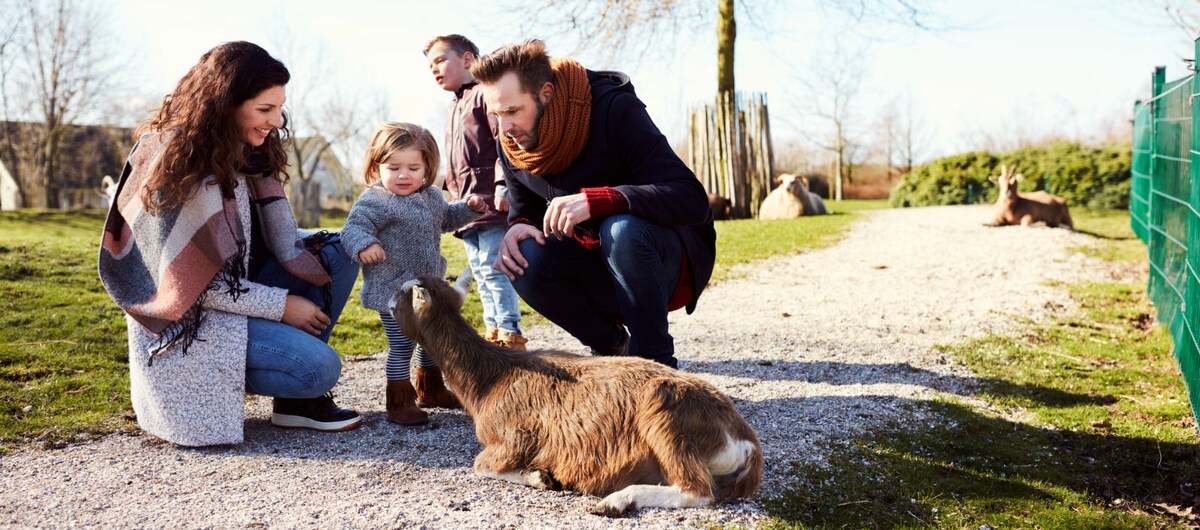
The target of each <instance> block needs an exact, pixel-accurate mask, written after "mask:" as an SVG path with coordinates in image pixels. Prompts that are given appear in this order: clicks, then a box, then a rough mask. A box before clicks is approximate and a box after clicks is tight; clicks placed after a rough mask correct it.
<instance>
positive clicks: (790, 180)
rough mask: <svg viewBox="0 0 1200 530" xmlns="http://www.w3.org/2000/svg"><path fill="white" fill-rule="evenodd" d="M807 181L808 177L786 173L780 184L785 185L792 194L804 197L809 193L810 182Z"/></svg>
mask: <svg viewBox="0 0 1200 530" xmlns="http://www.w3.org/2000/svg"><path fill="white" fill-rule="evenodd" d="M807 181H808V179H806V178H804V177H797V176H795V175H788V174H784V175H783V180H782V183H781V184H780V185H781V186H785V187H786V189H787V190H788V191H789V192H791V193H792V195H795V196H797V197H804V196H805V195H807V194H808V182H807Z"/></svg>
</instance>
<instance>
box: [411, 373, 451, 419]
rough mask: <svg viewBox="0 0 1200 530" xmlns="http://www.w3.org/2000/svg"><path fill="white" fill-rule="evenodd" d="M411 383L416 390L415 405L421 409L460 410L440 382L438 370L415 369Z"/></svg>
mask: <svg viewBox="0 0 1200 530" xmlns="http://www.w3.org/2000/svg"><path fill="white" fill-rule="evenodd" d="M413 381H414V382H415V384H416V388H417V405H419V406H422V407H441V408H444V409H461V408H462V404H461V403H459V402H458V398H457V397H455V396H454V394H453V393H452V392H450V391H449V390H447V389H446V384H445V382H444V381H442V370H441V369H440V368H437V367H436V366H435V367H432V368H421V367H419V366H418V367H417V369H416V371H415V372H413Z"/></svg>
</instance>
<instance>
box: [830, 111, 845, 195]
mask: <svg viewBox="0 0 1200 530" xmlns="http://www.w3.org/2000/svg"><path fill="white" fill-rule="evenodd" d="M833 127H834V134H835V135H836V136H837V137H836V138H834V140H833V141H834V146H833V147H834V155H835V156H834V159H833V200H835V201H841V200H842V173H843V172H844V171H845V169H843V166H844V165H845V160H846V159H845V158H844V151H845V150H846V142H845V141H843V140H842V123H841V122H839V121H835V122H834V123H833Z"/></svg>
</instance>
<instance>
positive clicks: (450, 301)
mask: <svg viewBox="0 0 1200 530" xmlns="http://www.w3.org/2000/svg"><path fill="white" fill-rule="evenodd" d="M462 303H463V295H462V294H461V293H460V292H458V291H456V290H455V289H454V288H453V287H451V286H450V285H448V284H447V283H446V282H445V281H443V280H441V279H438V278H433V277H428V276H423V277H421V278H420V279H418V280H416V281H413V282H409V283H407V284H405V286H404V288H403V289H402V290H401V292H400V293H397V295H396V296H395V298H393V299H392V313H393V315H394V316H395V318H396V321H397V322H399V323H400V327H401V328H402V329H403V330H404V334H405V335H408V336H409V337H411V338H413V339H414V340H416V341H417V342H418V343H419V344H420V345H421V347H422V348H424V349H425V351H427V352H429V354H430V355H432V356H433V358H434V359H435V360H436V361H437V363H438V366H440V367H441V368H442V372H443V374H445V378H446V382H447V383H448V384H449V385H450V386H451V387H452V388H453V389H454V393H455V394H456V395H457V396H458V399H459V401H461V402H462V405H463V408H464V409H466V411H467V413H468V414H470V415H471V418H472V419H474V421H475V435H476V436H478V438H479V441H480V443H482V444H483V451H482V452H480V453H479V455H478V456H477V457H475V473H476V474H478V475H480V476H485V477H491V478H499V479H503V480H508V481H510V482H515V483H517V484H524V485H529V486H533V487H536V488H543V489H560V488H562V487H566V488H569V489H574V490H578V491H581V492H584V493H587V494H589V495H596V496H602V497H604V498H603V499H601V500H600V502H599V503H597V504H596V506H595V507H594V508H593V509H592V513H595V514H598V515H606V516H609V517H616V516H620V515H622V514H624V513H625V512H626V511H628V510H630V509H634V508H639V507H640V508H649V507H662V508H685V507H693V506H704V505H707V504H709V503H711V502H713V501H714V500H725V499H732V498H737V497H746V496H749V495H752V494H754V492H755V491H756V490H757V489H758V485H759V481H760V480H761V478H762V465H763V458H762V447H761V446H760V445H759V442H758V436H757V435H756V434H755V433H754V429H752V428H751V427H750V425H748V424H747V423H746V420H745V419H743V418H742V415H741V414H740V413H738V411H737V408H736V407H734V405H733V402H732V401H730V399H729V398H728V397H726V396H725V395H724V394H722V393H721V392H720V391H718V390H717V389H716V388H714V387H713V386H712V385H711V384H709V383H708V382H706V381H704V380H703V379H700V378H699V377H696V376H693V375H690V374H686V373H683V372H680V371H677V370H674V369H671V368H668V367H665V366H663V365H661V364H659V363H655V362H652V361H648V360H645V359H640V358H634V357H592V356H582V355H575V354H571V353H566V352H559V351H552V350H540V351H533V352H515V351H512V350H508V349H505V348H502V347H500V346H497V345H495V344H492V343H490V342H488V341H486V340H484V339H483V338H481V337H480V336H479V334H478V333H477V332H476V331H475V329H474V328H472V327H471V325H470V324H469V323H468V322H467V321H466V320H465V319H463V317H462V316H461V315H460V314H459V311H460V310H461V309H462Z"/></svg>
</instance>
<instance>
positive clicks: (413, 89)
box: [110, 0, 1192, 164]
mask: <svg viewBox="0 0 1200 530" xmlns="http://www.w3.org/2000/svg"><path fill="white" fill-rule="evenodd" d="M754 3H755V5H760V3H759V2H754ZM494 4H495V2H478V1H473V0H458V1H454V2H449V1H443V2H413V1H399V2H383V1H377V2H368V1H353V0H342V1H339V2H337V3H331V2H324V1H309V0H288V1H273V0H259V1H245V0H240V1H232V0H205V1H202V2H195V1H188V2H177V1H167V2H147V1H144V0H120V1H118V2H116V3H114V4H112V8H111V10H110V13H111V15H112V16H113V20H114V21H115V24H114V25H115V27H116V28H117V29H118V30H119V31H120V32H121V34H122V35H121V39H122V41H123V42H124V43H126V44H128V45H131V46H137V47H139V48H140V49H138V51H137V52H136V56H137V57H138V58H140V61H138V63H140V64H135V65H133V66H132V67H131V68H129V69H127V73H128V74H130V76H131V77H133V79H132V82H133V84H134V86H135V88H136V89H137V90H138V92H139V93H143V94H146V95H153V96H155V97H161V95H163V94H165V93H167V92H169V91H170V90H171V89H172V88H173V86H174V84H175V83H176V82H177V81H178V79H179V77H180V76H182V75H183V74H184V73H185V72H186V70H187V69H188V68H189V67H191V66H192V65H193V64H195V62H196V60H197V59H198V58H199V56H200V55H201V54H202V53H204V52H205V51H206V50H208V49H209V48H211V47H213V46H214V45H216V44H218V43H220V42H224V41H229V40H249V41H253V42H256V43H259V44H261V45H263V46H264V47H265V48H267V49H268V51H270V52H272V53H273V54H274V55H276V57H278V58H280V59H281V60H283V61H284V62H285V63H286V64H287V65H288V67H289V68H290V69H291V70H292V73H293V76H294V78H293V83H292V84H291V85H289V87H288V89H289V94H293V93H299V92H300V91H302V90H305V89H307V87H304V86H302V85H303V83H312V82H318V83H323V84H327V85H328V86H333V87H346V88H345V90H348V91H355V90H357V91H364V90H365V91H375V92H376V93H380V94H385V95H386V98H387V101H388V103H389V106H390V111H389V113H388V115H385V116H378V117H377V119H375V121H377V122H383V121H389V120H401V121H411V122H416V123H420V124H422V125H424V126H426V127H428V128H430V129H431V130H433V132H434V134H435V136H437V137H438V138H439V139H440V138H441V134H442V133H441V131H442V124H443V122H444V119H445V118H444V116H445V114H444V113H445V105H446V102H447V101H448V94H447V93H445V92H443V91H442V90H441V89H440V88H438V87H437V85H435V84H434V82H433V79H432V77H431V76H430V74H429V71H428V68H427V63H426V61H425V58H424V56H422V54H421V49H422V48H423V47H424V44H425V43H426V42H427V41H428V40H429V39H430V38H431V37H433V36H436V35H440V34H446V33H461V34H464V35H466V36H467V37H469V38H471V39H472V40H474V41H475V43H476V44H477V45H478V46H479V47H480V49H481V50H482V51H483V52H484V53H487V52H488V51H490V50H492V49H495V48H496V47H498V46H500V45H503V44H506V43H508V42H513V41H517V40H521V39H524V38H529V37H545V36H544V35H537V34H521V33H519V31H518V27H517V26H516V24H515V23H514V22H513V20H514V19H513V18H512V16H511V13H510V14H507V15H506V14H500V13H498V12H496V11H495V8H494V7H491V6H493V5H494ZM761 5H766V6H768V7H767V8H765V9H764V10H763V11H762V12H761V13H759V14H760V18H761V19H762V20H764V21H765V22H761V23H760V24H759V25H757V26H756V25H755V24H752V23H751V22H749V21H747V20H744V18H745V17H741V18H739V26H738V29H739V34H738V41H737V55H736V62H735V64H736V78H737V83H738V89H739V90H745V91H765V92H766V93H767V94H768V98H769V102H770V106H771V119H772V130H773V135H774V137H775V138H776V141H777V142H779V141H780V140H783V139H787V138H797V137H803V136H805V135H807V136H813V135H814V134H819V133H818V132H817V131H819V130H820V129H821V128H822V127H824V123H823V122H822V121H821V120H819V119H817V118H814V117H813V116H811V115H810V114H811V113H809V112H808V110H809V108H810V107H811V102H812V97H811V96H810V95H809V92H808V90H807V89H806V88H805V86H804V84H803V83H802V82H801V80H803V79H811V78H812V72H813V67H812V65H813V63H814V60H815V59H814V58H815V57H817V56H818V55H819V54H826V55H827V54H829V53H830V52H831V49H832V48H831V45H830V43H831V42H833V41H834V40H835V37H836V38H838V39H839V40H841V41H842V42H843V43H844V44H843V46H844V47H845V48H848V49H852V50H854V49H857V50H860V52H861V54H862V57H863V60H862V64H863V67H862V69H861V72H862V81H861V85H860V88H859V90H858V93H857V95H856V96H855V101H856V105H855V111H854V116H853V121H852V123H855V124H857V125H856V127H854V128H853V129H852V134H857V135H859V136H860V137H864V138H865V137H866V136H867V135H868V133H869V131H870V129H871V125H872V124H873V122H874V120H875V119H876V117H877V116H878V115H879V113H880V108H881V107H882V106H883V105H886V104H887V103H888V102H891V101H894V100H895V98H896V97H898V96H900V95H903V94H907V95H908V96H909V97H910V98H911V100H912V102H913V108H914V110H915V111H916V112H918V113H919V114H920V115H919V116H918V119H919V120H920V122H921V123H923V124H924V125H923V128H924V129H925V130H926V131H927V132H926V136H927V137H928V142H927V143H928V147H927V148H926V149H925V151H926V152H925V153H924V154H925V157H924V158H931V157H934V156H939V155H947V154H953V153H956V152H960V151H963V150H967V149H971V148H976V147H978V141H979V138H980V136H981V134H992V135H994V136H997V137H1001V138H1002V137H1004V134H1003V131H1005V130H1010V129H1016V128H1021V127H1024V128H1025V129H1024V130H1025V131H1027V133H1028V134H1034V135H1040V134H1043V133H1044V132H1048V131H1051V130H1057V131H1061V132H1066V133H1067V134H1071V135H1074V136H1077V137H1082V138H1089V137H1103V134H1104V131H1103V130H1102V129H1105V128H1106V127H1107V126H1106V124H1112V123H1115V122H1116V121H1117V120H1119V119H1122V118H1124V117H1127V115H1128V114H1129V109H1130V108H1131V107H1132V105H1133V101H1134V99H1137V98H1139V97H1145V94H1144V91H1146V90H1148V80H1149V78H1150V74H1151V71H1152V70H1153V67H1154V66H1155V65H1166V66H1167V67H1168V70H1167V77H1168V79H1174V78H1177V77H1180V76H1181V75H1182V74H1183V73H1185V70H1184V64H1183V62H1182V61H1181V59H1180V58H1181V57H1189V58H1190V57H1191V56H1192V47H1191V45H1190V43H1188V42H1187V39H1186V36H1185V35H1184V33H1183V31H1182V30H1179V29H1178V28H1176V27H1174V26H1171V25H1170V24H1169V23H1168V22H1167V21H1166V19H1165V17H1163V16H1162V15H1160V10H1159V8H1158V7H1157V4H1156V3H1154V2H1152V1H1149V0H1147V1H1145V2H1134V1H1133V0H1113V1H1111V2H1096V1H1083V0H1055V1H1046V0H1012V1H967V0H957V1H947V0H943V1H936V0H934V1H933V2H932V3H931V7H932V8H933V9H934V10H935V11H936V12H938V13H939V14H941V15H943V19H944V20H945V21H946V22H948V23H950V24H952V25H956V26H961V27H962V28H963V29H961V30H952V31H944V32H936V33H927V32H921V31H919V30H914V29H910V28H906V27H903V26H899V27H898V26H888V25H879V24H869V25H866V24H864V25H859V26H857V27H854V26H850V25H848V23H846V22H845V21H844V20H839V19H838V18H837V16H836V15H832V14H830V13H826V12H822V11H821V10H819V9H815V8H812V7H811V6H812V4H811V2H801V1H795V2H789V1H777V2H768V3H767V4H761ZM334 6H336V7H334ZM285 31H286V32H287V33H289V34H290V35H291V36H292V38H294V39H295V42H296V43H298V44H301V43H304V42H306V41H312V42H320V43H322V44H323V45H324V47H325V52H326V63H325V64H326V68H323V69H322V70H321V71H320V72H316V73H315V74H316V75H314V72H311V71H307V72H306V71H303V69H304V67H305V65H306V64H308V62H307V60H305V59H302V58H300V57H289V56H287V55H286V53H285V52H284V51H282V50H279V49H276V48H274V47H273V46H275V43H277V42H278V40H279V39H278V38H277V37H276V36H278V35H280V34H282V33H284V32H285ZM715 33H716V31H715V27H713V28H705V29H704V30H703V31H699V32H697V33H696V34H694V35H687V36H685V37H684V38H683V39H681V40H680V43H681V44H687V47H686V48H684V47H682V46H680V47H679V48H677V49H676V51H675V53H674V55H673V56H671V57H670V58H663V57H661V54H660V56H659V57H650V58H648V59H644V60H642V61H640V62H639V61H633V60H625V61H623V62H622V63H621V64H603V63H601V62H600V58H598V57H594V56H589V55H580V56H577V57H576V58H578V59H580V61H581V62H583V63H584V66H586V67H589V68H593V69H616V70H622V71H624V72H626V73H628V74H629V75H630V76H631V77H632V79H633V83H634V86H635V87H636V88H637V91H638V94H639V95H640V96H641V97H642V99H643V100H644V101H645V102H646V104H647V106H648V110H649V112H650V114H651V116H652V117H653V118H654V119H655V121H656V122H657V123H658V125H659V127H660V129H662V130H663V132H664V133H665V134H666V135H667V137H668V138H669V139H670V140H671V141H672V142H673V143H675V142H678V141H679V140H681V139H682V138H683V137H684V136H685V134H686V129H685V120H686V109H687V108H688V107H689V105H692V104H695V103H697V102H700V101H702V100H704V99H706V98H710V97H712V95H713V94H714V93H715V89H716V73H715V72H716V58H715V56H716V52H715V50H716V38H715ZM864 35H871V36H872V38H870V39H867V38H865V37H864ZM651 38H659V36H652V37H651ZM547 44H548V47H549V49H550V52H551V55H562V54H565V53H567V52H569V51H570V50H572V49H573V48H574V46H573V43H560V42H555V41H553V40H548V42H547ZM297 55H299V54H297ZM314 80H315V81H314ZM806 131H807V132H806ZM351 163H352V164H355V163H357V161H351Z"/></svg>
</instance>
